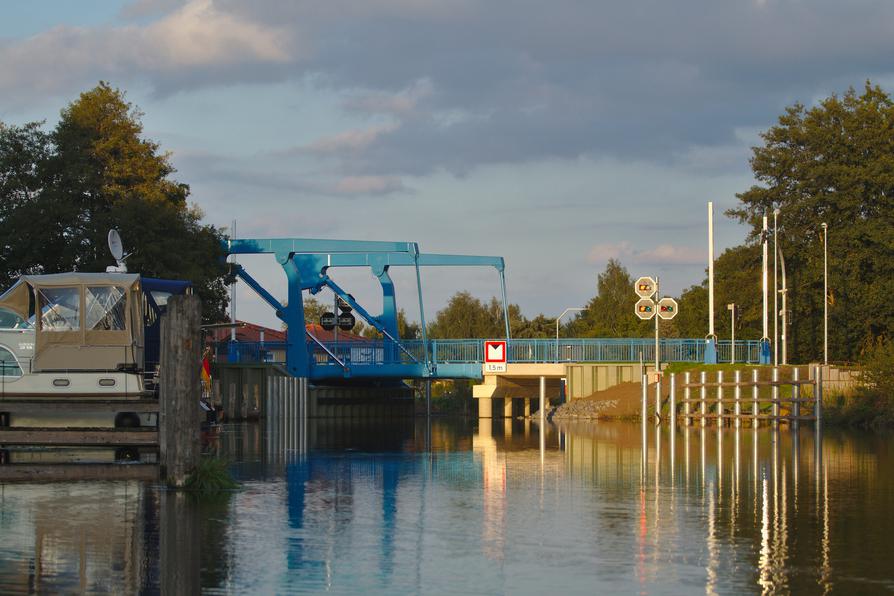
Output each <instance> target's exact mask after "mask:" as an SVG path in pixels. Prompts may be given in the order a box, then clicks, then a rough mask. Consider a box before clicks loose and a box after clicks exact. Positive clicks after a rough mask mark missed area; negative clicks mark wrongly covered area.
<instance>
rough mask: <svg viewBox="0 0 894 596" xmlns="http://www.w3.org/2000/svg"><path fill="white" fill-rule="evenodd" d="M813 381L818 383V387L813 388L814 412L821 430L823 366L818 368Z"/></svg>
mask: <svg viewBox="0 0 894 596" xmlns="http://www.w3.org/2000/svg"><path fill="white" fill-rule="evenodd" d="M813 380H814V382H815V383H816V386H815V387H814V388H813V395H814V399H813V410H814V416H815V417H816V426H817V428H819V427H820V425H821V424H822V421H823V368H822V367H821V366H817V367H816V372H815V373H814V374H813Z"/></svg>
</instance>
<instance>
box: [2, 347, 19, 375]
mask: <svg viewBox="0 0 894 596" xmlns="http://www.w3.org/2000/svg"><path fill="white" fill-rule="evenodd" d="M21 376H22V369H21V367H20V366H19V363H18V362H17V361H16V357H15V356H13V354H12V352H10V351H9V350H7V349H6V348H4V347H3V346H0V377H21Z"/></svg>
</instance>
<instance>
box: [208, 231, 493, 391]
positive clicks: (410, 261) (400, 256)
mask: <svg viewBox="0 0 894 596" xmlns="http://www.w3.org/2000/svg"><path fill="white" fill-rule="evenodd" d="M223 248H224V251H225V252H226V254H227V256H229V255H245V254H272V255H274V256H275V258H276V260H277V262H278V263H279V264H280V265H281V266H282V268H283V270H284V271H285V274H286V279H287V282H288V294H287V300H286V303H285V304H282V303H280V302H279V300H277V299H276V298H275V297H274V296H273V295H272V294H271V293H270V292H269V291H268V290H267V289H265V288H264V287H263V286H262V285H261V284H260V283H259V282H258V281H257V280H256V279H254V278H253V277H252V276H251V275H250V274H249V273H248V272H247V271H246V270H245V268H244V267H242V266H240V265H238V264H233V269H234V273H235V275H236V277H238V278H239V279H240V280H242V281H243V282H245V283H246V284H247V285H248V286H249V287H250V288H252V290H254V291H255V292H256V293H257V294H258V296H260V297H261V299H262V300H264V301H265V302H266V303H267V304H268V305H270V306H271V308H273V309H274V311H275V313H276V316H277V318H279V319H280V320H281V321H283V322H284V323H285V324H286V345H285V352H286V363H285V366H286V370H287V371H288V372H289V374H291V375H293V376H296V377H308V378H311V379H315V378H329V379H331V378H333V374H332V367H331V366H329V365H328V364H329V362H334V363H336V364H337V365H338V366H339V367H340V368H341V375H340V376H341V377H343V378H364V377H366V378H377V379H407V378H475V377H479V376H480V375H481V365H480V364H474V363H468V362H465V363H438V362H436V361H435V360H434V358H433V356H432V353H431V350H430V349H429V342H428V338H427V337H426V322H425V305H424V303H423V299H422V276H421V272H420V269H421V268H423V267H493V268H494V269H496V270H497V272H498V273H499V277H500V291H501V295H502V300H503V321H504V326H505V331H506V339H507V340H508V339H510V338H511V332H510V328H509V311H508V303H507V301H506V275H505V262H504V260H503V258H502V257H491V256H477V255H447V254H425V253H420V251H419V245H418V244H417V243H415V242H384V241H364V240H320V239H310V238H268V239H252V238H240V239H230V240H227V241H225V242H224V243H223ZM395 266H397V267H413V268H415V271H416V291H417V294H418V298H419V313H420V317H421V328H422V345H421V347H422V350H421V353H420V350H418V349H414V350H410V349H407V347H406V346H405V345H404V343H405V342H402V341H401V339H400V336H399V334H398V324H397V299H396V295H395V290H394V283H393V281H392V280H391V277H390V275H389V269H390V268H391V267H395ZM332 267H369V268H370V270H371V271H372V273H373V275H375V276H376V278H377V279H378V280H379V284H380V285H381V287H382V314H381V315H379V316H374V315H372V314H371V313H370V312H369V311H368V310H367V309H365V308H364V307H363V306H362V305H361V304H359V303H358V302H357V301H356V300H355V299H354V297H353V296H351V295H350V294H349V293H348V292H347V291H345V290H344V289H343V288H342V287H340V286H339V285H338V284H337V283H335V281H333V280H332V278H331V277H330V276H329V274H328V270H329V269H330V268H332ZM324 288H329V289H330V290H332V291H333V292H334V293H335V294H336V295H337V296H339V297H340V298H341V299H342V300H344V301H345V302H346V303H347V304H349V305H350V306H351V308H352V309H354V311H355V312H356V313H357V314H358V315H360V316H361V317H362V318H363V319H364V320H365V321H366V322H367V323H369V324H370V325H371V326H372V327H374V328H375V329H376V330H377V331H378V332H379V333H381V334H382V337H383V338H384V339H383V342H382V343H381V354H380V355H381V357H380V358H377V359H376V360H377V363H376V365H375V366H360V367H352V366H351V363H350V362H349V361H348V359H346V358H344V357H339V354H337V353H336V351H333V349H331V347H329V346H327V345H326V344H325V343H324V342H321V341H320V340H319V338H317V337H315V336H314V335H313V333H311V332H310V331H309V330H307V327H306V321H305V320H304V298H303V292H304V290H308V291H309V292H310V293H311V294H317V293H319V292H320V291H322V290H323V289H324ZM296 329H300V330H303V334H301V336H300V337H296V334H294V333H293V330H296ZM305 336H306V338H307V340H309V341H306V340H305ZM320 353H322V359H323V362H321V363H320V364H324V363H325V365H323V366H318V365H317V362H316V361H317V359H318V358H317V354H320Z"/></svg>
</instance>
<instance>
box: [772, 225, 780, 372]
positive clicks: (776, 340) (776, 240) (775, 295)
mask: <svg viewBox="0 0 894 596" xmlns="http://www.w3.org/2000/svg"><path fill="white" fill-rule="evenodd" d="M778 216H779V209H774V210H773V366H779V287H778V286H779V281H778V277H777V273H776V271H777V269H778V264H777V259H778V256H779V233H778V230H779V228H778V227H777V223H776V222H777V217H778Z"/></svg>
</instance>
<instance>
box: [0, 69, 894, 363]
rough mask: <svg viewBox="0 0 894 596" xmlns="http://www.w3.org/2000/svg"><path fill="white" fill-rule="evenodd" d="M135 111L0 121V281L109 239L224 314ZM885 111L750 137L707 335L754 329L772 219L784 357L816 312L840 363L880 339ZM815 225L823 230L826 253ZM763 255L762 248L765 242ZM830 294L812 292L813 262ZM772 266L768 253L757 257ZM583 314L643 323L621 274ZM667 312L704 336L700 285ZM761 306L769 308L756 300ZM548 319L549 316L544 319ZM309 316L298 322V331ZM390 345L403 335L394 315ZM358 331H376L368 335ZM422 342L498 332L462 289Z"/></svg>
mask: <svg viewBox="0 0 894 596" xmlns="http://www.w3.org/2000/svg"><path fill="white" fill-rule="evenodd" d="M141 117H142V114H141V112H140V111H139V110H138V109H137V108H135V107H134V106H133V105H132V104H131V103H129V102H128V101H126V98H125V94H124V92H122V91H120V90H119V89H115V88H113V87H111V86H110V85H109V84H107V83H105V82H100V83H99V85H97V86H96V87H94V88H93V89H91V90H89V91H86V92H84V93H82V94H81V95H80V96H79V97H78V98H77V99H76V100H75V101H73V102H71V103H70V104H69V105H68V106H66V107H65V108H64V109H63V110H62V112H61V115H60V119H59V121H58V123H57V124H56V125H55V126H54V127H53V128H52V129H51V130H46V128H45V123H43V122H30V123H26V124H23V125H11V124H5V123H3V122H0V286H3V287H4V288H5V287H8V286H9V285H11V283H12V282H13V281H14V279H15V278H16V277H17V276H18V275H21V274H23V273H52V272H60V271H71V270H75V271H102V270H104V268H105V267H106V265H108V264H110V262H111V257H110V255H109V254H108V251H107V249H106V235H107V233H108V230H109V229H110V228H117V229H118V230H120V231H121V233H122V236H123V237H124V239H125V243H126V244H127V245H128V247H133V248H136V252H135V253H134V254H133V255H132V256H131V257H130V258H129V260H128V264H129V266H130V267H131V268H132V269H133V270H136V271H140V272H141V273H143V274H144V275H147V276H157V277H169V278H175V279H188V280H190V281H192V282H193V284H194V285H195V287H196V289H197V292H198V294H199V295H200V296H201V297H202V299H203V303H204V313H205V318H206V320H207V321H216V320H221V319H223V318H224V316H225V311H226V306H227V293H226V283H227V281H228V277H227V270H226V265H225V263H224V261H223V259H222V258H221V257H222V251H221V247H220V241H221V240H222V239H224V238H225V235H224V232H223V230H221V229H217V228H215V227H214V226H210V225H207V224H204V223H203V222H202V213H201V211H200V210H199V209H198V207H196V206H195V205H194V204H191V203H189V201H188V199H189V196H190V189H189V186H188V185H187V184H184V183H182V182H180V181H177V180H176V179H174V178H173V175H174V174H175V173H176V171H175V169H174V167H173V165H172V164H171V156H170V154H168V153H165V152H162V151H161V150H160V147H159V145H158V144H157V143H156V142H154V141H152V140H150V139H147V138H145V136H144V134H143V127H142V123H141ZM892 123H894V102H892V99H891V97H890V96H889V95H888V94H887V93H886V92H885V91H883V90H882V89H881V88H880V87H878V86H877V85H873V84H871V83H870V82H867V83H866V84H865V86H864V88H863V89H862V91H861V92H860V93H858V92H857V91H855V90H854V89H849V90H848V91H847V92H845V93H844V94H843V95H841V96H837V95H832V96H830V97H828V98H826V99H824V100H822V101H820V102H819V103H818V104H817V105H815V106H813V107H806V106H804V105H803V104H800V103H796V104H794V105H793V106H790V107H789V108H787V109H786V110H785V112H784V113H783V114H782V115H781V116H780V117H779V119H778V122H777V123H776V124H775V125H774V126H772V127H770V128H769V129H768V130H767V131H766V132H764V133H763V134H762V141H763V143H762V144H761V145H760V146H758V147H754V148H753V150H752V156H751V159H750V165H751V168H752V171H753V173H754V177H755V180H756V184H754V185H753V186H752V187H751V188H749V189H747V190H745V191H743V192H742V193H739V194H738V195H737V197H738V200H739V203H738V205H737V207H736V208H734V209H732V210H730V211H729V212H728V213H727V215H728V216H729V217H732V218H734V219H736V220H738V221H739V222H741V223H743V224H745V225H746V226H747V228H748V231H747V234H746V236H745V238H744V240H743V242H742V244H740V245H738V246H735V247H733V248H730V249H729V250H726V251H724V252H723V253H722V254H721V255H720V256H719V257H718V259H717V261H716V263H715V282H716V283H715V290H716V295H715V298H716V302H715V304H716V306H717V309H716V315H717V316H716V320H715V328H716V333H717V335H718V336H720V337H728V336H729V334H730V331H731V329H730V325H731V323H730V319H729V316H728V315H727V312H726V309H725V306H726V304H727V303H736V305H737V313H738V317H737V319H736V321H735V323H734V324H735V327H736V335H737V337H741V338H743V339H744V338H749V339H759V338H760V336H761V334H762V324H761V323H762V298H761V292H760V277H761V246H760V240H761V227H762V225H761V223H762V218H763V217H764V216H765V215H766V216H769V217H770V219H771V221H772V214H773V212H774V211H775V210H778V213H779V215H778V221H779V227H778V230H777V237H778V240H779V245H780V248H781V253H782V254H781V255H780V256H781V257H784V261H785V265H786V272H787V278H788V293H787V305H788V319H789V330H788V339H789V341H788V346H789V359H790V360H791V361H797V362H806V361H809V360H817V359H819V358H820V357H821V356H822V345H823V342H822V339H823V304H824V301H825V302H826V303H827V306H828V309H829V318H830V321H829V346H830V357H831V359H832V360H835V361H854V360H858V359H859V358H860V355H861V354H862V352H863V350H864V349H865V348H866V346H870V345H875V344H877V343H878V342H879V341H883V342H884V341H887V340H890V338H891V336H892V333H894V307H892V305H891V302H890V300H891V299H890V296H891V294H892V291H891V289H890V287H891V284H892V283H894V225H892V224H894V124H892ZM821 223H826V224H827V225H828V247H825V246H824V244H823V234H822V228H821V225H820V224H821ZM771 246H772V245H771ZM825 248H827V249H828V255H829V276H828V281H829V292H828V294H827V295H824V293H823V254H824V249H825ZM771 259H772V257H771ZM595 281H596V284H595V285H596V288H595V289H596V293H595V295H594V296H593V298H592V299H591V300H590V301H589V302H588V303H587V309H586V311H584V312H582V313H580V314H578V315H577V316H575V317H572V318H571V319H570V320H569V321H568V322H567V323H565V325H564V326H563V327H564V329H563V335H566V336H576V337H645V336H648V335H650V334H651V333H652V332H653V323H651V322H644V321H640V320H639V319H637V318H636V317H635V316H634V314H633V309H632V292H631V289H632V283H633V279H632V277H631V276H630V274H629V273H628V272H627V270H626V269H625V268H624V266H623V265H622V264H621V263H620V262H618V261H615V260H612V261H609V263H608V264H607V266H606V268H605V270H604V271H603V272H602V273H600V274H599V275H598V276H597V278H596V280H595ZM678 302H679V304H680V310H679V314H678V316H677V317H676V318H675V319H673V320H672V321H669V322H662V323H661V325H662V335H664V336H666V337H675V336H676V337H693V338H701V337H704V335H705V333H706V332H707V310H708V305H707V283H706V281H703V282H702V283H700V284H697V285H694V286H692V287H690V288H687V289H686V290H685V291H684V292H683V293H682V294H681V295H680V296H679V297H678ZM770 303H771V304H772V297H771V299H770ZM555 314H558V313H555ZM555 314H552V313H550V314H539V315H537V316H535V317H533V318H530V319H529V318H526V317H525V316H523V315H522V313H521V310H520V308H519V307H518V305H515V304H513V305H510V306H509V318H510V325H511V328H512V335H513V337H519V338H526V337H530V338H535V337H544V338H545V337H552V336H554V334H555ZM316 318H318V317H313V316H308V319H307V320H308V321H312V320H316ZM400 321H401V324H400V328H401V335H402V336H405V337H418V336H419V335H421V333H420V331H421V330H420V329H419V327H418V325H414V324H413V323H412V322H409V321H408V320H407V317H406V314H405V313H403V312H401V314H400ZM357 330H358V331H360V332H362V333H364V334H367V335H370V336H375V330H374V329H371V328H369V329H364V328H361V327H358V329H357ZM427 331H428V334H429V335H430V336H431V337H433V338H447V337H482V338H483V337H500V336H502V335H503V334H504V326H503V312H502V305H501V304H500V302H499V300H497V299H496V298H492V299H490V300H480V299H478V298H476V297H474V296H472V295H471V294H469V293H468V292H459V293H457V294H455V295H454V296H453V297H451V299H450V301H449V302H448V304H447V306H446V307H445V308H443V309H442V310H441V311H439V312H438V313H437V314H436V316H435V317H434V318H433V319H432V320H431V322H430V324H429V329H428V330H427Z"/></svg>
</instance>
